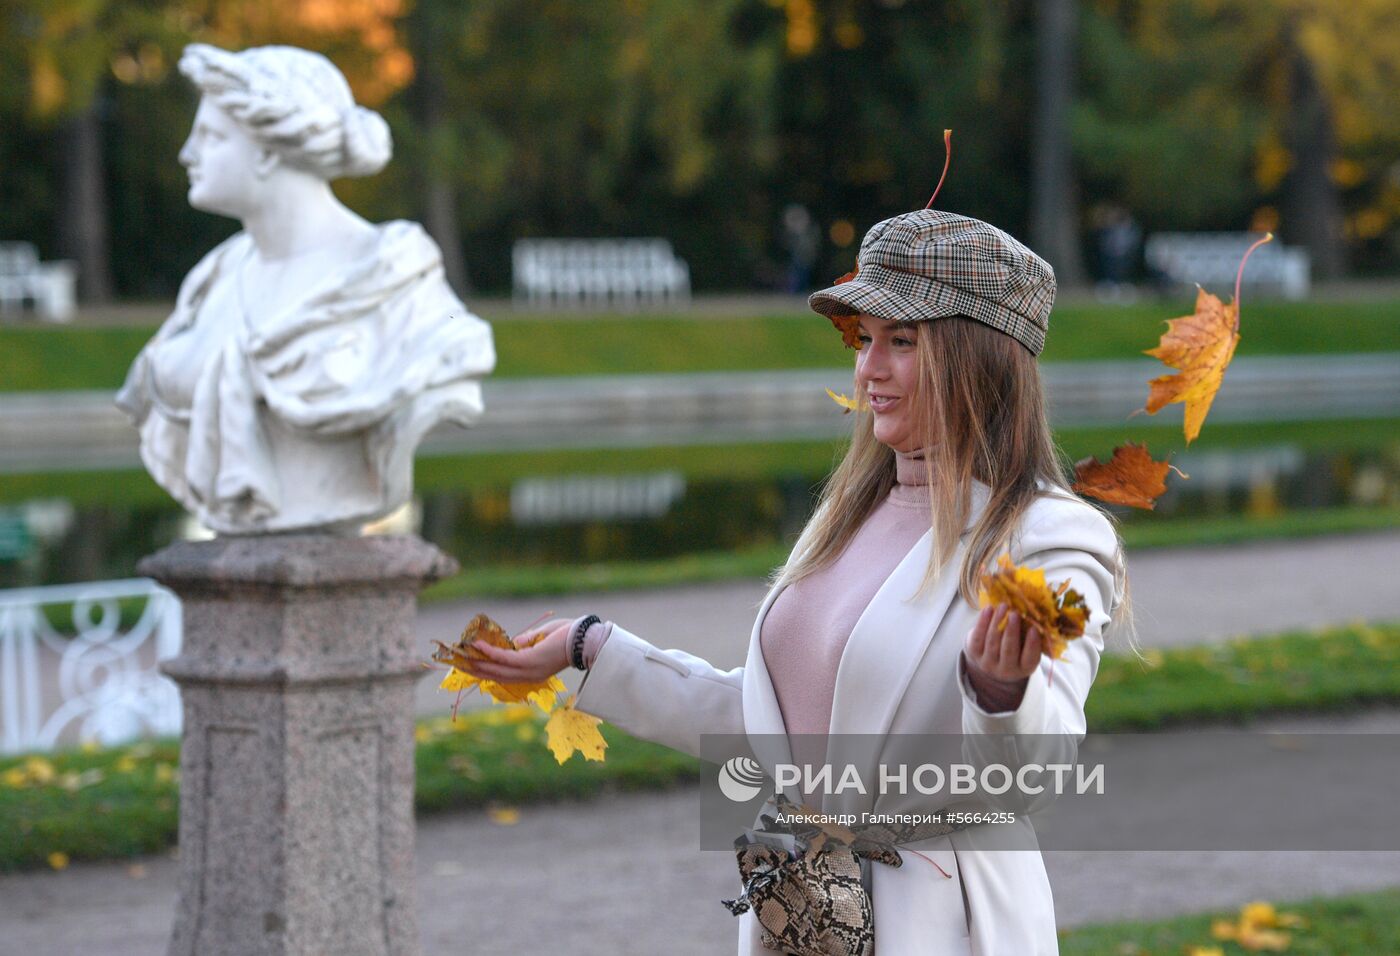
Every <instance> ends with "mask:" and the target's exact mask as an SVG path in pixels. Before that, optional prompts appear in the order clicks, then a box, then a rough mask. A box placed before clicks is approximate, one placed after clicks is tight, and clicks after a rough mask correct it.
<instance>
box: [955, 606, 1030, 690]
mask: <svg viewBox="0 0 1400 956" xmlns="http://www.w3.org/2000/svg"><path fill="white" fill-rule="evenodd" d="M1003 622H1005V626H1004V627H1003V626H1001V625H1002V623H1003ZM1021 630H1022V629H1021V615H1020V614H1018V613H1017V612H1015V611H1012V610H1010V606H1009V605H1007V604H1006V602H1004V601H1003V602H1002V603H1000V604H997V605H988V606H987V607H984V608H983V609H982V613H981V614H979V615H977V623H976V624H975V625H973V628H972V630H971V631H970V632H969V633H968V635H967V645H966V646H965V647H964V648H963V654H964V656H965V657H966V658H967V666H968V668H969V670H971V671H973V672H974V674H978V673H980V674H982V675H984V676H986V677H990V678H992V679H993V680H998V681H1003V682H1011V681H1019V680H1024V679H1026V678H1028V677H1030V676H1031V675H1032V674H1034V673H1035V669H1036V667H1037V666H1038V665H1039V664H1040V652H1041V646H1040V645H1041V641H1040V629H1039V628H1037V627H1036V626H1035V625H1034V624H1032V625H1031V626H1030V627H1029V628H1028V629H1027V631H1026V633H1025V634H1024V635H1022V633H1021Z"/></svg>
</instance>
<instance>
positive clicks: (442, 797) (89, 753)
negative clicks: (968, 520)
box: [0, 621, 1400, 952]
mask: <svg viewBox="0 0 1400 956" xmlns="http://www.w3.org/2000/svg"><path fill="white" fill-rule="evenodd" d="M1145 657H1146V660H1145V661H1144V660H1139V659H1138V658H1136V657H1130V656H1126V655H1123V654H1113V655H1109V656H1107V657H1105V658H1104V661H1103V663H1102V666H1101V668H1100V671H1099V675H1098V677H1097V679H1096V680H1095V683H1094V688H1093V691H1092V693H1091V694H1090V695H1089V706H1088V720H1089V728H1090V730H1092V731H1096V732H1110V731H1129V730H1146V729H1157V728H1161V727H1167V726H1171V725H1174V724H1175V725H1179V724H1182V723H1184V722H1188V721H1222V720H1225V721H1237V720H1245V719H1247V718H1250V717H1257V716H1263V715H1267V714H1273V713H1288V712H1294V713H1296V712H1321V711H1340V710H1347V709H1354V708H1358V707H1362V706H1367V705H1375V704H1396V703H1400V666H1397V665H1400V621H1394V622H1388V623H1378V624H1356V625H1352V626H1349V627H1342V628H1334V629H1330V630H1326V631H1322V632H1319V633H1316V634H1310V633H1301V632H1300V633H1292V634H1282V635H1275V636H1270V637H1261V638H1254V639H1251V640H1241V641H1235V642H1230V643H1226V644H1222V645H1218V646H1211V647H1200V648H1181V649H1175V650H1168V651H1164V652H1159V651H1149V652H1148V653H1147V654H1146V655H1145ZM450 700H451V697H450V695H449V694H447V693H444V694H443V710H444V712H446V711H447V709H448V707H449V705H450ZM542 725H543V718H542V716H541V715H540V714H539V713H538V712H536V711H532V710H530V709H529V708H521V707H516V708H507V707H493V708H490V709H487V710H484V711H471V712H467V713H464V714H462V715H461V716H460V717H459V718H458V720H457V721H455V722H453V721H451V720H449V719H448V718H447V717H437V718H432V719H429V720H425V721H422V722H420V723H419V725H418V731H417V734H418V741H419V743H418V758H417V768H418V790H417V800H418V809H419V811H420V812H423V813H429V812H435V811H446V810H460V809H462V808H465V807H476V806H482V805H486V804H490V803H494V802H504V803H511V802H525V801H531V800H556V799H573V798H580V797H587V796H594V795H598V794H602V793H605V792H608V791H611V790H618V789H658V788H666V787H672V786H676V785H677V784H680V783H683V782H690V781H694V780H696V779H698V774H699V763H698V761H696V760H694V759H692V758H690V757H687V756H684V755H682V754H679V753H677V752H675V751H672V750H668V749H666V748H664V747H661V746H658V745H656V744H652V743H650V742H647V741H642V740H638V739H636V738H633V737H630V736H629V735H627V734H625V733H623V732H622V731H620V730H618V729H617V728H615V727H612V726H610V725H607V724H604V725H603V728H602V729H603V734H604V737H605V739H606V740H607V741H608V745H609V747H608V751H607V759H606V760H604V761H603V762H601V763H599V762H592V761H585V760H583V758H582V757H579V756H577V755H576V756H574V757H572V758H570V759H569V760H568V761H567V762H566V763H564V764H563V765H562V766H561V765H559V764H557V763H556V762H555V760H554V758H553V756H552V755H551V754H550V753H549V751H548V750H547V749H546V747H545V744H544V741H543V738H542ZM178 762H179V749H178V747H177V745H176V744H175V743H174V742H172V741H159V742H155V743H142V744H136V745H132V746H128V747H119V748H113V749H96V748H88V749H76V750H69V751H63V752H60V753H56V754H52V755H47V756H31V757H19V758H8V759H3V760H0V871H5V870H16V869H32V868H35V867H42V866H46V865H50V864H49V856H50V854H52V853H63V854H66V856H67V857H68V858H70V859H73V860H98V859H108V858H112V857H124V856H134V855H137V854H141V853H152V852H156V851H158V850H161V849H163V848H165V847H167V846H169V845H170V844H171V843H173V842H174V840H175V836H176V823H177V812H176V807H177V804H178V794H177V787H178V783H179V771H178ZM1084 952H1096V950H1084Z"/></svg>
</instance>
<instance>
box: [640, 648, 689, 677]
mask: <svg viewBox="0 0 1400 956" xmlns="http://www.w3.org/2000/svg"><path fill="white" fill-rule="evenodd" d="M642 653H643V654H644V655H645V656H646V659H647V660H649V661H656V662H657V663H658V664H665V665H666V666H667V667H669V668H671V670H673V671H675V672H676V673H677V674H680V675H681V676H682V677H689V676H690V668H689V667H686V666H685V665H684V664H682V663H681V662H680V661H677V660H673V659H672V658H670V657H668V656H667V655H666V654H665V653H664V652H662V651H659V650H657V649H656V648H654V647H648V648H647V649H646V650H644V651H643V652H642Z"/></svg>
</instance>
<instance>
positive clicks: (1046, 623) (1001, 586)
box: [977, 554, 1089, 660]
mask: <svg viewBox="0 0 1400 956" xmlns="http://www.w3.org/2000/svg"><path fill="white" fill-rule="evenodd" d="M978 586H979V591H978V594H977V606H978V607H987V606H988V605H991V604H1001V603H1003V602H1005V603H1006V604H1007V605H1009V607H1010V609H1011V610H1013V611H1015V612H1017V613H1018V614H1020V615H1021V621H1022V624H1023V626H1025V627H1027V628H1029V627H1030V626H1031V625H1035V627H1036V628H1037V629H1038V630H1039V631H1040V637H1041V648H1042V649H1043V651H1044V653H1046V654H1049V655H1050V657H1051V658H1052V659H1054V660H1058V659H1059V658H1061V657H1062V656H1064V653H1065V648H1066V647H1068V646H1069V642H1070V641H1072V640H1074V639H1075V638H1076V637H1080V636H1082V635H1083V634H1084V625H1085V624H1086V623H1088V620H1089V608H1088V606H1087V605H1085V603H1084V595H1082V594H1080V593H1079V592H1078V591H1074V590H1071V589H1070V586H1069V581H1067V580H1066V581H1062V582H1060V584H1059V586H1058V587H1056V589H1055V590H1054V591H1051V590H1050V587H1049V586H1048V585H1047V584H1046V583H1045V570H1044V569H1043V568H1023V567H1018V566H1017V565H1015V564H1014V563H1012V561H1011V556H1010V555H1009V554H1003V555H1002V556H1001V557H1000V558H998V559H997V569H996V570H995V571H989V572H986V573H984V574H983V575H982V576H981V578H980V580H979V581H978ZM1005 625H1006V620H1005V618H1003V619H1002V626H1003V627H1005Z"/></svg>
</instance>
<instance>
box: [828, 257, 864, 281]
mask: <svg viewBox="0 0 1400 956" xmlns="http://www.w3.org/2000/svg"><path fill="white" fill-rule="evenodd" d="M858 275H860V263H859V262H857V263H856V267H855V268H854V269H852V270H851V271H850V272H848V273H846V274H845V275H843V276H841V277H840V278H839V279H837V280H836V281H835V282H833V283H831V284H832V285H845V284H846V283H847V282H850V281H851V280H852V279H854V278H855V277H856V276H858Z"/></svg>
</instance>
